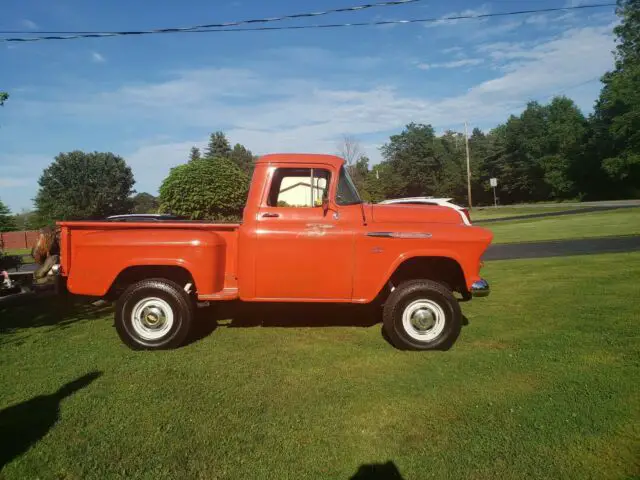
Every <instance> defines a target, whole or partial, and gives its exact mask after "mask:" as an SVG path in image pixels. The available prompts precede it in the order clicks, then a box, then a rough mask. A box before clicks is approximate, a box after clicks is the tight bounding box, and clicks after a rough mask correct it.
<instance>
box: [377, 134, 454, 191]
mask: <svg viewBox="0 0 640 480" xmlns="http://www.w3.org/2000/svg"><path fill="white" fill-rule="evenodd" d="M380 151H381V152H382V156H383V158H384V160H385V162H386V163H388V164H389V166H390V167H391V170H392V171H393V172H394V173H395V174H396V175H397V178H398V179H400V181H401V182H402V184H403V185H402V191H403V193H404V195H406V196H410V197H415V196H423V195H434V194H438V192H439V191H440V190H441V174H442V156H443V149H442V145H441V144H440V142H438V140H437V138H436V135H435V131H434V129H433V127H432V126H431V125H422V124H415V123H410V124H409V125H407V126H406V127H405V129H404V130H403V131H402V133H400V134H399V135H392V136H391V138H390V139H389V142H388V143H386V144H384V145H383V146H382V147H381V149H380ZM396 181H397V179H396ZM389 193H391V192H389Z"/></svg>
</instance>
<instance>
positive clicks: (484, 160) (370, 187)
mask: <svg viewBox="0 0 640 480" xmlns="http://www.w3.org/2000/svg"><path fill="white" fill-rule="evenodd" d="M616 13H617V14H618V16H619V17H620V23H619V24H618V25H617V26H616V27H615V29H614V34H615V36H616V39H617V43H616V50H615V52H614V59H615V65H614V68H613V70H612V71H610V72H607V73H606V74H605V75H604V76H603V77H602V79H601V81H602V84H603V86H602V90H601V92H600V95H599V97H598V99H597V100H596V102H595V106H594V111H593V113H591V114H590V115H588V116H585V115H584V114H583V113H582V112H581V111H580V109H579V108H578V107H577V106H576V104H575V103H574V102H573V101H572V100H571V99H570V98H568V97H566V96H558V97H555V98H553V99H552V100H551V101H550V102H549V103H546V104H542V103H539V102H530V103H529V104H528V105H527V106H526V108H525V109H524V110H523V111H522V112H521V113H520V114H519V115H511V116H510V117H509V118H508V119H507V120H506V121H505V122H504V123H502V124H500V125H498V126H496V127H495V128H493V129H491V130H490V131H488V132H483V131H481V130H480V129H478V128H475V129H473V131H472V133H471V135H470V137H469V138H468V142H469V148H470V166H471V187H472V198H473V201H474V205H488V204H491V203H492V202H493V194H492V191H491V188H490V186H489V179H490V178H497V179H498V187H497V195H498V197H499V200H500V203H502V204H511V203H520V202H537V201H545V200H547V201H549V200H552V201H553V200H566V199H576V200H599V199H617V198H640V0H618V7H617V9H616ZM7 98H8V94H6V93H5V92H0V105H2V104H3V103H4V102H5V101H6V100H7ZM466 140H467V139H466V138H465V134H463V133H460V132H456V131H447V132H445V133H444V134H443V135H440V136H438V135H436V132H435V130H434V128H433V127H432V126H431V125H429V124H422V123H410V124H408V125H406V127H405V128H404V129H403V130H402V131H401V132H400V133H398V134H396V135H392V136H391V137H390V138H389V140H388V141H387V142H386V143H385V144H384V145H383V146H382V147H381V154H382V161H381V162H380V163H378V164H376V165H370V161H369V159H368V158H367V156H366V155H363V154H362V151H361V148H360V146H359V144H358V141H357V140H356V139H354V138H351V137H345V138H344V139H343V141H342V142H341V143H340V145H339V148H338V150H339V152H338V153H339V154H340V155H341V156H342V157H343V158H344V159H345V161H346V163H347V168H348V169H349V171H350V174H351V176H352V177H353V179H354V182H355V183H356V185H357V187H358V189H359V191H360V192H361V194H362V196H363V198H364V199H365V200H367V201H373V202H377V201H380V200H383V199H387V198H398V197H407V196H446V197H452V198H454V199H455V200H456V201H457V202H459V203H466V202H467V170H466V151H465V148H466V147H465V142H466ZM185 160H186V161H185V163H183V164H181V165H178V166H176V167H174V168H173V169H171V171H170V173H169V175H168V176H167V178H166V179H165V180H164V181H163V183H162V185H161V187H160V190H159V191H160V195H159V197H155V196H153V195H151V194H149V193H137V194H136V192H135V191H134V189H133V186H134V184H135V181H134V178H133V173H132V171H131V169H130V167H129V166H128V165H127V164H126V162H125V160H124V159H123V158H121V157H120V156H118V155H115V154H113V153H100V152H93V153H85V152H80V151H74V152H68V153H61V154H59V155H58V156H57V157H56V158H55V160H54V162H53V163H52V164H51V165H49V166H48V167H47V168H46V169H45V170H44V172H43V173H42V175H41V177H40V179H39V181H38V183H39V190H38V193H37V195H36V198H35V199H34V203H35V206H36V209H35V211H34V212H23V213H22V214H19V215H15V216H14V215H11V213H10V212H9V209H8V208H7V207H6V206H5V205H4V204H3V203H2V202H1V201H0V231H8V230H15V229H19V230H22V229H30V228H37V227H39V226H42V225H46V224H50V223H52V222H53V221H55V220H63V219H81V218H82V219H99V218H104V217H105V216H108V215H114V214H122V213H131V212H133V213H151V212H171V213H174V214H177V215H182V216H185V217H188V218H192V219H207V220H231V219H236V218H238V216H239V215H240V214H241V212H242V208H243V205H244V201H245V198H246V194H247V191H248V186H249V181H250V178H251V174H252V171H253V166H254V162H255V160H256V156H255V155H253V153H252V152H251V151H250V150H249V149H247V148H246V147H245V146H244V145H242V144H239V143H238V144H235V145H234V146H233V147H232V146H231V144H230V142H229V140H228V139H227V137H226V135H225V134H224V133H223V132H214V133H212V134H211V135H210V138H209V142H208V144H207V146H206V148H205V149H204V151H203V152H201V151H200V150H199V149H198V148H197V147H193V148H192V149H191V151H190V152H189V153H188V154H186V152H185Z"/></svg>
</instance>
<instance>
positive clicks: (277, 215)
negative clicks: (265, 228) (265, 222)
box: [262, 213, 280, 218]
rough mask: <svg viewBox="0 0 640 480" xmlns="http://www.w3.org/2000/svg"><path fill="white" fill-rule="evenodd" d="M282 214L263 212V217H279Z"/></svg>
mask: <svg viewBox="0 0 640 480" xmlns="http://www.w3.org/2000/svg"><path fill="white" fill-rule="evenodd" d="M279 216H280V214H279V213H263V214H262V218H278V217H279Z"/></svg>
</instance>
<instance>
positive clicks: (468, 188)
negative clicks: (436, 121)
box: [464, 122, 473, 209]
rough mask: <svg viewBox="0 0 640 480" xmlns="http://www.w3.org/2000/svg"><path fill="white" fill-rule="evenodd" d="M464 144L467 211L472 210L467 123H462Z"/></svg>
mask: <svg viewBox="0 0 640 480" xmlns="http://www.w3.org/2000/svg"><path fill="white" fill-rule="evenodd" d="M464 142H465V147H466V149H467V192H468V195H469V209H471V208H473V202H472V201H471V159H470V156H469V133H468V132H467V122H464Z"/></svg>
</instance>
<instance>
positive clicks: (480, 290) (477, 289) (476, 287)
mask: <svg viewBox="0 0 640 480" xmlns="http://www.w3.org/2000/svg"><path fill="white" fill-rule="evenodd" d="M489 293H491V288H490V287H489V283H488V282H487V281H486V280H484V279H482V278H481V279H480V280H478V281H477V282H473V285H471V295H473V296H474V297H487V296H488V295H489Z"/></svg>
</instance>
